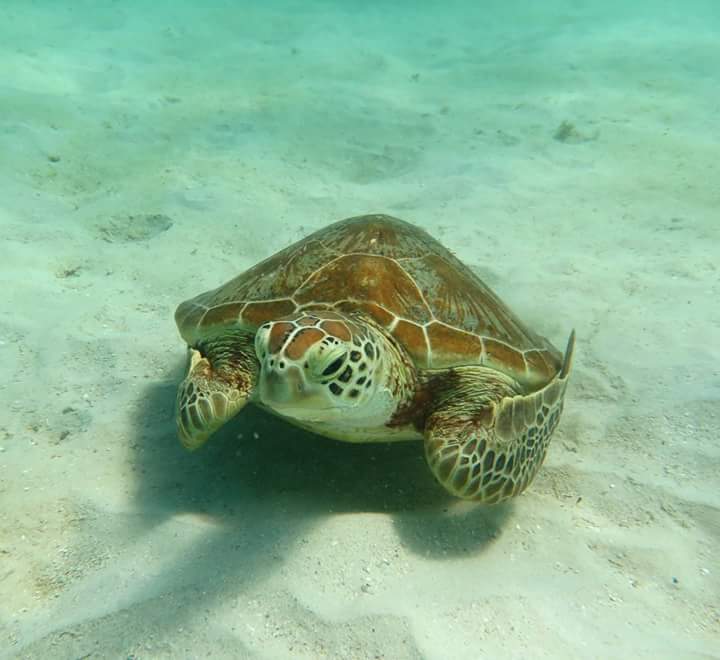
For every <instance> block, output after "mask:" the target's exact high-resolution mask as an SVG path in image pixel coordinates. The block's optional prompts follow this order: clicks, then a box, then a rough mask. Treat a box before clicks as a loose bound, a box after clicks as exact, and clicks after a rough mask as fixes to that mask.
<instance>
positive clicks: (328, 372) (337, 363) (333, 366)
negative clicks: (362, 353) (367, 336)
mask: <svg viewBox="0 0 720 660" xmlns="http://www.w3.org/2000/svg"><path fill="white" fill-rule="evenodd" d="M344 362H345V356H344V355H341V356H340V357H339V358H337V359H335V360H333V361H332V362H331V363H330V364H329V365H328V366H327V367H325V369H323V372H322V375H323V376H332V375H333V374H334V373H335V372H336V371H339V370H340V367H342V366H343V363H344Z"/></svg>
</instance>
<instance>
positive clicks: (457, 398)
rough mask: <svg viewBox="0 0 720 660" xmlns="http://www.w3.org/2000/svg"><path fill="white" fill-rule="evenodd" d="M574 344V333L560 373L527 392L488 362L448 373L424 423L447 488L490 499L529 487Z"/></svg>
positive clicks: (433, 461) (436, 470) (428, 452)
mask: <svg viewBox="0 0 720 660" xmlns="http://www.w3.org/2000/svg"><path fill="white" fill-rule="evenodd" d="M574 344H575V333H574V332H573V333H572V334H571V335H570V339H569V340H568V345H567V350H566V352H565V358H564V360H563V365H562V368H561V369H560V371H559V372H558V374H557V375H556V376H555V377H554V378H553V379H552V380H551V381H550V382H549V383H548V384H547V385H545V386H544V387H542V388H541V389H539V390H536V391H534V392H530V393H524V392H523V391H522V389H521V387H520V386H519V385H518V383H516V382H515V381H514V380H512V379H511V378H509V377H508V376H505V375H503V374H501V373H499V372H497V371H494V370H492V369H488V368H486V367H458V368H455V369H451V370H449V375H448V382H449V383H450V386H449V387H448V388H447V396H441V397H439V399H438V405H437V406H436V407H435V408H434V409H433V411H432V412H431V413H430V415H429V416H428V418H427V420H426V423H425V456H426V458H427V461H428V464H429V466H430V469H431V470H432V472H433V474H434V475H435V477H436V478H437V479H438V481H439V482H440V483H441V484H442V485H443V486H444V487H445V488H446V489H447V490H448V491H449V492H450V493H452V494H453V495H455V496H457V497H462V498H464V499H471V500H477V501H481V502H484V503H486V504H495V503H497V502H500V501H502V500H505V499H507V498H509V497H513V496H514V495H518V494H520V493H521V492H522V491H523V490H525V488H527V486H528V485H529V484H530V482H531V481H532V480H533V478H534V477H535V475H536V474H537V472H538V470H539V469H540V466H541V465H542V462H543V460H544V459H545V455H546V453H547V448H548V445H549V442H550V437H551V435H552V433H553V431H554V430H555V427H556V426H557V423H558V421H559V419H560V413H561V412H562V408H563V399H564V395H565V387H566V385H567V378H568V374H569V372H570V366H571V361H572V353H573V347H574Z"/></svg>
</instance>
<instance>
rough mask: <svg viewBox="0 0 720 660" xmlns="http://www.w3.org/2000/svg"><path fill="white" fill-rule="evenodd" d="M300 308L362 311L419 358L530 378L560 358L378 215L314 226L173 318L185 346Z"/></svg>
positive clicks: (488, 294)
mask: <svg viewBox="0 0 720 660" xmlns="http://www.w3.org/2000/svg"><path fill="white" fill-rule="evenodd" d="M309 309H325V310H332V311H340V312H345V313H349V312H350V313H363V314H366V315H368V316H370V317H372V318H373V319H374V320H375V321H376V322H377V323H378V324H380V325H381V326H383V327H384V328H385V329H386V330H387V331H388V332H390V333H391V334H392V335H393V336H394V337H395V338H396V339H397V340H398V341H399V342H400V343H401V344H402V345H403V346H404V347H405V348H406V350H407V351H408V353H409V354H410V355H411V356H412V358H413V360H414V361H415V363H416V365H417V366H418V367H422V368H445V367H451V366H458V365H467V364H482V365H486V366H488V367H491V368H494V369H497V370H499V371H502V372H503V373H506V374H507V375H509V376H511V377H513V378H515V379H516V380H518V381H519V382H520V383H522V384H524V385H526V386H538V385H542V384H544V383H546V382H548V381H549V380H550V379H551V378H552V377H553V376H555V374H556V373H557V372H558V371H559V369H560V366H561V362H562V355H561V354H560V353H559V352H558V351H557V349H555V348H554V347H553V346H552V345H551V344H550V343H549V342H548V341H547V340H546V339H544V338H543V337H540V336H539V335H537V334H536V333H534V332H532V331H531V330H529V329H528V328H527V327H526V326H525V325H524V324H523V323H522V322H520V321H519V320H518V318H517V317H516V316H515V315H514V314H513V313H512V312H511V311H510V310H509V309H508V307H507V306H506V305H505V304H504V303H503V302H502V301H501V300H500V299H499V298H498V297H497V296H496V295H495V294H494V293H493V292H492V291H491V290H490V289H489V288H488V287H487V286H486V285H485V284H484V283H483V282H482V280H480V278H478V277H477V275H475V274H474V273H473V272H472V271H471V270H470V269H469V268H468V267H467V266H465V265H464V264H463V263H462V262H460V261H459V260H458V259H457V258H456V257H455V256H453V254H452V253H451V252H450V251H449V250H447V249H446V248H445V247H443V246H442V245H441V244H440V243H439V242H438V241H436V240H435V239H434V238H432V237H431V236H430V235H429V234H428V233H427V232H425V231H423V230H422V229H419V228H418V227H416V226H414V225H411V224H410V223H407V222H405V221H403V220H399V219H397V218H393V217H390V216H387V215H365V216H359V217H354V218H348V219H347V220H342V221H340V222H337V223H335V224H332V225H330V226H328V227H325V228H324V229H321V230H319V231H316V232H315V233H313V234H311V235H310V236H308V237H307V238H304V239H302V240H300V241H298V242H297V243H295V244H293V245H291V246H289V247H287V248H285V249H284V250H281V251H280V252H278V253H277V254H275V255H273V256H272V257H269V258H268V259H265V260H264V261H262V262H260V263H259V264H257V265H256V266H253V267H252V268H250V269H249V270H247V271H245V272H244V273H242V274H241V275H238V276H237V277H235V278H234V279H232V280H230V281H229V282H227V283H226V284H223V285H222V286H220V287H218V288H217V289H213V290H212V291H207V292H206V293H202V294H200V295H199V296H196V297H195V298H192V299H190V300H188V301H186V302H184V303H182V304H181V305H180V306H179V307H178V309H177V311H176V313H175V320H176V322H177V325H178V328H179V330H180V333H181V335H182V337H183V339H185V341H186V342H187V343H188V344H189V345H191V346H192V345H194V344H195V343H196V342H197V341H199V340H201V339H203V338H205V337H207V336H209V335H216V334H218V333H222V332H224V331H226V330H227V329H228V328H230V327H233V326H235V327H237V326H238V325H241V326H242V327H244V328H248V329H250V330H254V329H256V328H257V327H258V326H260V325H261V324H263V323H265V322H266V321H270V320H275V319H279V318H281V317H284V316H288V315H291V314H293V313H296V312H299V311H303V310H309Z"/></svg>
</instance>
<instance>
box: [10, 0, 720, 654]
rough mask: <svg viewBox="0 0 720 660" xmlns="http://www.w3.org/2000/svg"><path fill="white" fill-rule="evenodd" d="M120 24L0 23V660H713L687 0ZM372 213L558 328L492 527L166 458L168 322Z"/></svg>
mask: <svg viewBox="0 0 720 660" xmlns="http://www.w3.org/2000/svg"><path fill="white" fill-rule="evenodd" d="M150 4H151V3H145V4H143V3H140V2H128V3H120V2H109V1H108V2H89V1H88V2H76V3H70V2H65V3H61V2H50V1H49V0H47V1H46V2H33V3H30V2H24V1H21V0H16V1H8V2H3V3H2V4H1V5H0V168H1V169H0V172H1V176H2V179H1V181H2V198H1V201H0V222H1V223H2V226H1V231H2V239H1V242H0V246H1V247H0V250H1V253H2V254H1V257H0V284H1V286H2V289H1V291H2V293H1V294H0V295H1V298H0V301H1V304H0V364H1V365H2V379H0V401H1V402H2V405H3V408H4V410H5V411H6V414H5V415H3V417H2V421H0V445H2V448H3V449H2V453H0V470H1V471H0V503H1V510H0V516H1V518H0V656H2V657H3V658H5V657H7V658H15V657H23V658H26V657H27V658H79V657H83V658H88V657H93V658H101V657H107V658H194V657H201V656H202V657H205V656H206V655H207V656H211V657H215V658H222V657H228V658H245V657H248V658H273V659H275V658H307V659H311V660H314V659H317V658H332V659H335V658H353V659H355V658H359V659H365V658H386V659H387V660H401V659H404V658H439V659H445V658H450V659H453V660H465V659H467V660H475V659H477V658H580V657H582V658H609V657H627V658H630V657H632V658H711V657H712V658H718V657H720V560H719V557H718V555H719V551H720V545H719V544H720V476H719V475H720V444H719V443H718V430H717V429H718V424H719V422H720V406H719V405H718V401H719V400H720V329H719V327H720V303H719V301H720V284H719V281H720V271H719V270H718V269H719V266H718V262H719V261H720V212H719V209H720V186H719V184H718V182H719V181H720V166H719V165H718V160H719V159H718V153H719V151H718V148H719V147H718V145H719V144H720V143H719V142H718V136H719V135H720V96H719V95H718V90H719V89H720V79H719V76H718V71H720V47H719V46H718V44H719V43H720V15H719V12H718V9H717V2H715V0H708V1H707V2H704V3H703V2H699V1H696V2H688V3H673V2H658V1H655V2H648V6H647V7H643V6H641V5H640V3H632V4H633V5H634V6H636V9H634V10H632V11H633V12H634V13H629V10H627V9H623V7H624V6H625V5H626V4H627V3H620V2H617V3H607V2H602V3H601V2H596V3H594V4H591V3H589V2H572V3H571V2H567V3H550V2H543V3H522V2H519V1H511V2H506V3H502V4H503V5H504V9H503V13H502V14H492V15H490V14H488V11H487V10H481V9H477V8H473V7H474V6H475V5H477V6H486V5H487V3H471V2H467V3H466V4H465V5H462V4H459V3H450V5H446V6H445V8H444V9H440V8H439V5H440V3H434V4H437V6H438V8H437V9H434V10H432V11H430V10H426V11H425V12H424V13H422V14H421V15H417V14H416V12H415V11H409V10H408V9H407V8H404V5H406V4H407V6H408V7H409V6H410V3H380V2H373V3H349V2H347V3H343V2H339V1H338V2H335V3H332V2H316V3H300V2H297V3H287V4H284V5H280V3H269V4H272V5H273V6H274V8H273V9H252V10H250V9H245V10H240V9H237V8H233V7H235V6H236V5H255V6H259V5H260V4H261V3H250V2H247V3H233V2H213V3H209V4H211V5H212V7H213V8H212V9H207V8H202V7H199V5H201V4H208V3H200V2H197V3H195V4H196V5H197V7H196V8H195V9H189V8H183V7H182V6H181V3H176V2H160V3H152V4H153V5H155V6H159V8H157V9H155V10H154V11H150V10H149V9H147V8H146V7H145V5H150ZM308 4H310V5H311V6H308ZM427 4H430V3H427ZM497 4H501V3H497ZM528 4H533V5H535V4H536V5H537V7H538V8H537V9H532V10H528V9H527V8H526V5H528ZM681 4H682V8H681V6H680V5H681ZM361 6H365V8H361ZM541 6H542V9H541V8H540V7H541ZM601 6H602V7H604V8H605V9H603V10H602V11H601V10H600V9H595V8H593V7H601ZM674 7H677V8H676V9H675V8H674ZM563 121H566V122H570V123H571V124H573V125H574V130H568V131H566V132H565V135H558V136H556V137H564V138H565V139H564V140H560V139H555V138H554V135H555V133H556V131H557V129H558V128H559V127H560V125H561V123H562V122H563ZM375 211H382V212H388V213H392V214H395V215H398V216H400V217H403V218H405V219H407V220H410V221H412V222H415V223H417V224H419V225H421V226H423V227H425V228H426V229H428V230H429V231H431V232H432V233H433V234H434V235H435V236H436V237H438V238H440V239H441V240H442V241H443V242H444V243H445V244H446V245H447V246H448V247H449V248H451V249H453V250H454V251H455V252H456V253H457V254H458V255H459V256H460V257H461V258H462V259H463V260H465V261H466V262H467V263H468V264H470V265H471V266H472V267H473V268H475V269H476V270H477V272H478V273H479V274H480V275H481V276H482V277H483V278H485V279H486V281H487V282H488V283H489V284H490V285H491V286H492V287H494V288H495V289H496V291H497V292H498V293H499V294H500V295H501V296H502V297H503V298H504V299H505V300H506V301H507V302H509V303H510V304H511V306H512V307H513V308H514V309H515V310H516V311H517V312H518V314H519V315H520V316H521V317H523V318H524V319H525V320H526V321H527V322H529V323H531V324H532V325H533V326H535V327H537V329H538V330H539V331H540V332H542V333H543V334H546V335H547V336H548V337H550V338H552V339H553V340H554V341H555V342H556V343H557V344H558V345H560V346H562V345H564V341H565V339H566V336H567V334H568V332H569V330H570V329H571V327H573V326H574V327H575V328H576V330H577V333H578V350H577V358H576V363H575V370H574V373H573V376H572V381H571V387H570V391H569V398H568V401H567V405H566V412H565V414H564V417H563V420H562V423H561V425H560V428H559V430H558V432H557V434H556V436H555V441H554V443H553V445H552V446H551V450H550V454H549V457H548V459H547V461H546V465H545V467H544V468H543V470H542V471H541V473H540V475H539V477H538V479H537V480H536V481H535V483H534V484H533V486H532V487H531V488H530V489H529V491H528V492H527V493H526V494H525V495H523V496H522V497H520V498H519V499H518V500H517V501H516V502H514V503H512V504H510V505H507V506H500V507H496V508H492V509H483V508H480V507H477V506H473V505H471V504H467V503H460V502H456V501H451V500H450V499H449V498H448V497H446V496H445V495H444V494H443V492H442V491H441V489H440V488H439V486H437V485H436V484H435V483H434V481H433V479H432V477H431V475H430V473H429V471H428V470H427V469H426V467H425V465H424V463H423V458H422V447H421V445H419V444H408V445H402V446H394V447H386V446H346V445H342V444H339V443H334V442H331V441H327V440H322V439H317V438H314V437H312V436H309V435H306V434H303V433H300V432H298V431H296V430H293V429H290V428H288V427H287V426H285V425H283V424H282V423H281V422H279V421H276V420H274V419H269V418H267V417H266V416H264V415H261V414H260V413H258V412H254V411H248V412H246V413H245V414H243V416H242V418H241V419H239V420H238V422H237V423H236V424H232V425H230V427H229V428H228V429H227V430H226V431H225V432H223V433H221V434H219V435H218V436H217V437H216V438H215V439H214V440H213V442H212V443H210V445H209V446H208V448H207V449H206V450H204V451H202V452H200V453H196V454H193V455H189V454H186V453H185V452H184V451H183V450H182V449H181V448H180V446H179V445H178V443H177V442H176V439H175V436H174V427H173V421H172V404H173V399H174V392H175V385H176V383H177V381H178V379H179V378H180V377H181V371H182V366H183V361H184V350H183V345H182V342H181V341H180V339H179V337H178V335H177V333H176V330H175V328H174V325H173V321H172V313H173V310H174V307H175V306H176V305H177V304H178V303H179V302H180V301H182V300H183V299H185V298H188V297H190V296H192V295H195V294H197V293H199V292H200V291H203V290H205V289H206V288H209V287H212V286H216V285H218V284H220V283H222V282H223V281H225V280H226V279H228V278H229V277H231V276H234V275H236V274H237V273H239V272H241V271H242V270H244V269H245V268H247V267H249V266H250V265H252V264H253V263H255V262H256V261H258V260H259V259H260V258H262V257H265V256H268V255H269V254H271V253H272V252H274V251H275V250H277V249H279V248H281V247H283V246H285V245H287V244H289V243H290V242H292V241H294V240H296V239H298V238H300V237H301V236H303V235H305V234H306V233H307V232H308V231H310V230H311V229H316V228H319V227H322V226H324V225H326V224H328V223H330V222H332V221H334V220H338V219H341V218H343V217H346V216H350V215H354V214H358V213H363V212H375ZM156 215H160V216H161V217H159V218H153V217H152V216H156ZM130 216H132V219H129V217H130ZM168 219H169V220H168ZM240 435H242V436H243V437H242V438H241V439H238V438H237V436H240Z"/></svg>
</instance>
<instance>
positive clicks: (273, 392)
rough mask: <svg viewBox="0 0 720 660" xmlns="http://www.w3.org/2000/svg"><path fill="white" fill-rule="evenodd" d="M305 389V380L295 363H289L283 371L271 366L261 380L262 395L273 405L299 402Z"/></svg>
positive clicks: (263, 398) (265, 400)
mask: <svg viewBox="0 0 720 660" xmlns="http://www.w3.org/2000/svg"><path fill="white" fill-rule="evenodd" d="M304 391H305V381H304V380H303V376H302V373H301V372H300V369H299V368H298V367H296V366H295V365H289V366H288V367H286V368H285V369H284V370H283V372H282V373H280V372H279V371H277V370H276V369H273V368H270V369H268V370H267V373H266V374H265V377H264V378H262V379H261V381H260V397H261V399H262V400H263V401H264V402H266V403H267V404H269V405H271V406H282V405H283V404H285V405H287V404H290V403H293V402H297V400H298V399H299V398H301V397H302V395H303V392H304Z"/></svg>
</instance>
